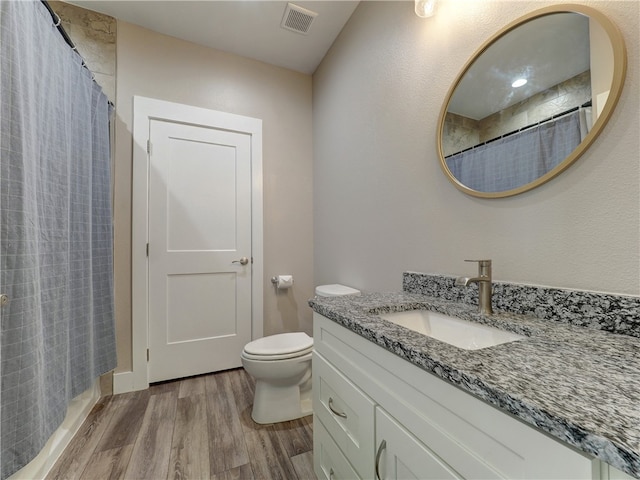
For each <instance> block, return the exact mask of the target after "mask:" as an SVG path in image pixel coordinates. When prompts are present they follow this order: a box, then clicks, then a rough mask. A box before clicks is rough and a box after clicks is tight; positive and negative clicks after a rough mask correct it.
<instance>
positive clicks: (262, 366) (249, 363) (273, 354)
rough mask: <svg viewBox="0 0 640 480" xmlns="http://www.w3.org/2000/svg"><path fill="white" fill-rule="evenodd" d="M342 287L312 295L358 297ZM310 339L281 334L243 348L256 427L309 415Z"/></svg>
mask: <svg viewBox="0 0 640 480" xmlns="http://www.w3.org/2000/svg"><path fill="white" fill-rule="evenodd" d="M358 294H360V292H359V291H358V290H356V289H354V288H351V287H347V286H344V285H337V284H334V285H321V286H319V287H316V295H318V296H321V297H335V296H341V295H358ZM312 353H313V338H312V337H310V336H309V335H307V334H306V333H304V332H292V333H281V334H278V335H270V336H267V337H263V338H259V339H257V340H254V341H252V342H249V343H247V344H246V345H245V347H244V349H243V351H242V354H241V359H242V366H243V367H244V369H245V370H246V371H247V372H248V373H249V375H251V376H252V377H254V378H255V379H256V391H255V396H254V398H253V410H252V412H251V418H253V421H254V422H256V423H261V424H265V423H278V422H285V421H287V420H294V419H296V418H300V417H304V416H306V415H310V414H311V412H312V410H311V407H312V406H311V357H312Z"/></svg>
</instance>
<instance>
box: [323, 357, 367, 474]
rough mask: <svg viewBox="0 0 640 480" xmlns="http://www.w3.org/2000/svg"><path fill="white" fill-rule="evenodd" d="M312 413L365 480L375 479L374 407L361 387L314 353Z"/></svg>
mask: <svg viewBox="0 0 640 480" xmlns="http://www.w3.org/2000/svg"><path fill="white" fill-rule="evenodd" d="M313 395H314V398H313V409H314V410H313V411H314V415H315V417H316V418H318V419H319V420H320V421H321V422H322V423H323V424H324V426H325V428H326V429H327V431H328V432H329V434H330V435H331V437H332V438H333V439H334V441H335V443H336V444H337V445H338V447H339V448H340V450H342V452H344V454H345V455H346V456H347V458H349V460H350V461H351V464H352V465H353V467H354V468H355V469H356V471H357V472H358V474H359V475H360V476H361V477H363V478H371V477H372V476H373V453H374V452H373V441H374V414H375V404H374V403H373V401H372V400H371V399H370V398H369V397H368V396H367V395H365V394H364V393H363V392H362V391H361V390H360V389H359V388H358V387H356V386H355V385H354V384H353V383H351V381H350V380H349V379H348V378H346V377H345V376H344V375H342V374H341V373H340V372H338V370H336V369H335V368H334V367H333V366H331V365H330V364H329V363H328V362H327V361H326V360H325V359H324V358H323V357H322V355H320V354H318V353H316V352H314V354H313Z"/></svg>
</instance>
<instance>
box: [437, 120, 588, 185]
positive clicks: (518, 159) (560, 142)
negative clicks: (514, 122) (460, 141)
mask: <svg viewBox="0 0 640 480" xmlns="http://www.w3.org/2000/svg"><path fill="white" fill-rule="evenodd" d="M581 141H582V137H581V134H580V113H579V112H578V111H576V112H574V113H572V114H570V115H567V116H564V117H562V118H559V119H557V120H555V121H552V122H548V123H545V124H542V125H539V126H537V127H535V128H531V129H528V130H525V131H522V132H519V133H516V134H513V135H510V136H508V137H504V138H500V139H498V140H495V141H492V142H489V143H487V144H484V145H480V146H478V147H475V148H473V149H471V150H466V151H464V152H460V153H457V154H455V155H451V156H450V157H447V159H446V160H447V167H448V168H449V171H451V173H452V174H453V176H454V177H455V178H457V179H458V180H459V181H460V183H462V184H463V185H465V186H467V187H468V188H471V189H472V190H478V191H480V192H504V191H507V190H511V189H514V188H518V187H521V186H522V185H526V184H527V183H530V182H533V181H534V180H536V179H538V178H540V177H541V176H542V175H544V174H545V173H547V172H548V171H550V170H552V169H553V168H555V167H556V166H557V165H558V164H559V163H560V162H562V160H564V159H565V158H567V157H568V156H569V155H570V154H571V152H573V151H574V150H575V148H576V147H577V146H578V145H579V144H580V142H581Z"/></svg>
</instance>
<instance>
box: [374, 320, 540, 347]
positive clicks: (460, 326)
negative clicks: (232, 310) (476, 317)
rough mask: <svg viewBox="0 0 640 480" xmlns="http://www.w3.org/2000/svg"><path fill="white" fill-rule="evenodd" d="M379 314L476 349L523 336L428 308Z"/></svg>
mask: <svg viewBox="0 0 640 480" xmlns="http://www.w3.org/2000/svg"><path fill="white" fill-rule="evenodd" d="M379 316H380V317H382V318H384V319H385V320H387V321H388V322H391V323H395V324H396V325H400V326H402V327H405V328H408V329H409V330H413V331H414V332H418V333H421V334H422V335H427V336H428V337H432V338H435V339H436V340H440V341H442V342H446V343H448V344H450V345H453V346H454V347H458V348H463V349H465V350H479V349H481V348H486V347H493V346H495V345H500V344H502V343H508V342H513V341H515V340H521V339H523V338H527V337H524V336H522V335H518V334H516V333H512V332H507V331H505V330H500V329H498V328H494V327H490V326H487V325H482V324H480V323H475V322H468V321H466V320H461V319H459V318H455V317H450V316H448V315H444V314H442V313H438V312H432V311H430V310H408V311H406V312H393V313H383V314H380V315H379Z"/></svg>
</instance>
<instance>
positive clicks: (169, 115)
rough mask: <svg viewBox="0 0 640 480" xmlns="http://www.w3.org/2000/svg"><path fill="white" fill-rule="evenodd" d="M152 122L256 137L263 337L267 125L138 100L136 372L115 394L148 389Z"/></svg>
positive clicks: (255, 312) (258, 298) (255, 334)
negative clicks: (264, 135)
mask: <svg viewBox="0 0 640 480" xmlns="http://www.w3.org/2000/svg"><path fill="white" fill-rule="evenodd" d="M151 120H168V121H171V122H174V123H185V124H191V125H203V126H209V127H212V128H220V129H223V130H228V131H232V132H236V133H243V134H247V135H250V136H251V256H252V272H251V338H252V339H256V338H260V337H262V336H263V321H262V317H263V291H262V289H263V278H262V277H263V220H262V215H263V213H262V195H263V186H262V185H263V182H262V120H260V119H257V118H251V117H245V116H242V115H236V114H232V113H226V112H220V111H217V110H209V109H206V108H201V107H194V106H190V105H183V104H179V103H173V102H168V101H164V100H157V99H153V98H147V97H141V96H134V97H133V192H132V215H131V220H132V235H131V237H132V238H131V269H132V272H131V287H132V292H131V293H132V311H131V314H132V318H131V322H132V329H131V334H132V363H133V365H132V371H131V372H122V373H117V374H115V375H114V379H113V380H114V381H113V390H114V393H124V392H130V391H135V390H144V389H146V388H148V387H149V379H148V372H147V348H148V345H149V337H148V328H149V300H148V299H149V279H148V268H149V264H148V257H147V242H148V241H149V220H148V217H149V155H148V153H147V145H148V141H149V136H150V122H151Z"/></svg>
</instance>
